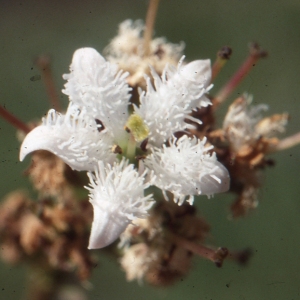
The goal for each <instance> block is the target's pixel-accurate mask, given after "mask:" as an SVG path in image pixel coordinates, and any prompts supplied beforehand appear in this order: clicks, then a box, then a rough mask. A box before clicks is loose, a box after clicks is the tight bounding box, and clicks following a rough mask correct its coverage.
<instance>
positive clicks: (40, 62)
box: [35, 55, 61, 111]
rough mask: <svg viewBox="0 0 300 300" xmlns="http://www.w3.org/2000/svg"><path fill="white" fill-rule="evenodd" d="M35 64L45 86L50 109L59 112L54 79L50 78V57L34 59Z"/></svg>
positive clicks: (44, 56) (42, 56) (43, 56)
mask: <svg viewBox="0 0 300 300" xmlns="http://www.w3.org/2000/svg"><path fill="white" fill-rule="evenodd" d="M35 63H36V65H37V66H38V68H39V69H40V71H41V73H42V79H43V81H44V84H45V88H46V92H47V94H48V98H49V100H50V103H51V107H52V108H54V109H55V110H56V111H61V107H60V101H59V97H58V95H57V92H56V88H55V84H54V79H53V76H52V71H51V63H50V57H49V56H47V55H41V56H39V57H38V58H37V59H36V61H35Z"/></svg>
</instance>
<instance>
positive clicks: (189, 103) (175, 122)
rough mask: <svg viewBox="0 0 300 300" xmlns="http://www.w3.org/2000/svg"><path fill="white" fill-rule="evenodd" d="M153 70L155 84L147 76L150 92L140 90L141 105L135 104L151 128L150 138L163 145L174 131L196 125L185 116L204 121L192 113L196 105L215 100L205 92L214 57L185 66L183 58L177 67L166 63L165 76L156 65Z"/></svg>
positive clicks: (156, 143)
mask: <svg viewBox="0 0 300 300" xmlns="http://www.w3.org/2000/svg"><path fill="white" fill-rule="evenodd" d="M151 73H152V76H153V79H154V87H155V88H154V87H153V86H152V83H151V79H150V78H149V77H147V78H146V81H147V92H146V93H145V92H140V106H139V107H137V106H135V113H136V114H137V115H139V116H140V117H141V118H142V119H143V120H144V122H145V124H146V125H147V126H148V128H149V131H150V134H149V137H148V139H149V142H150V143H151V144H153V145H155V146H161V145H162V144H163V143H164V142H166V141H167V140H168V139H169V138H170V137H171V135H172V134H173V133H174V132H176V131H182V130H185V129H187V128H194V127H193V126H192V125H190V124H187V123H185V122H184V119H190V120H192V121H194V122H197V123H200V124H201V121H199V120H198V119H194V118H193V117H191V116H190V115H189V114H190V113H191V112H192V110H193V109H195V108H196V107H201V106H207V105H209V104H211V102H210V100H209V99H208V98H207V97H206V96H205V93H206V92H207V91H208V86H209V83H210V80H211V69H210V60H197V61H193V62H191V63H189V64H187V65H185V66H182V60H180V61H179V64H178V67H177V69H176V68H174V67H172V66H170V67H169V66H166V67H165V69H164V71H163V75H162V77H161V78H160V77H159V76H158V75H157V73H156V72H155V71H154V69H151Z"/></svg>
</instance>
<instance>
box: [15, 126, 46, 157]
mask: <svg viewBox="0 0 300 300" xmlns="http://www.w3.org/2000/svg"><path fill="white" fill-rule="evenodd" d="M46 131H47V130H46V128H45V127H43V126H38V127H36V128H34V129H33V130H31V131H30V132H29V133H28V134H27V135H26V137H25V139H24V141H23V143H22V145H21V148H20V155H19V159H20V161H23V160H24V158H25V157H26V156H27V155H28V154H29V153H31V152H33V151H36V150H42V149H44V150H49V149H48V145H47V144H48V139H47V136H48V134H47V132H46Z"/></svg>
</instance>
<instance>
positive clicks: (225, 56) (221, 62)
mask: <svg viewBox="0 0 300 300" xmlns="http://www.w3.org/2000/svg"><path fill="white" fill-rule="evenodd" d="M231 54H232V49H231V48H230V47H229V46H224V47H222V48H221V50H220V51H218V53H217V58H216V61H215V62H214V64H213V66H212V70H211V72H212V76H211V81H212V82H213V81H214V80H215V79H216V77H217V75H218V74H219V73H220V71H221V69H222V68H223V67H224V66H225V64H226V62H227V61H228V60H229V59H230V56H231Z"/></svg>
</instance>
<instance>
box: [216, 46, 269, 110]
mask: <svg viewBox="0 0 300 300" xmlns="http://www.w3.org/2000/svg"><path fill="white" fill-rule="evenodd" d="M266 56H267V52H266V51H263V50H260V49H259V47H258V45H257V44H252V45H251V48H250V55H249V56H248V58H247V59H246V60H245V62H244V63H243V64H242V65H241V67H240V68H239V69H238V70H237V72H236V73H235V74H234V75H233V76H232V77H231V78H230V79H229V81H228V82H227V83H226V84H225V85H224V86H223V88H222V89H221V90H220V91H219V92H218V94H217V95H216V97H215V98H214V99H213V104H214V108H216V107H218V105H219V104H221V103H222V102H224V101H225V100H226V99H227V97H228V96H229V95H230V94H231V93H232V92H233V91H234V90H235V89H236V87H237V86H238V85H239V84H240V83H241V81H242V80H243V79H244V78H245V77H246V75H247V74H248V73H249V72H250V70H251V69H252V67H253V66H255V64H256V62H257V61H258V60H259V59H260V58H263V57H266Z"/></svg>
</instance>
